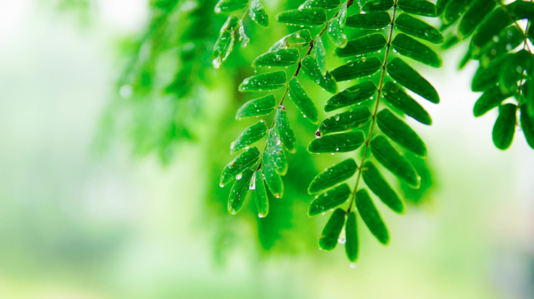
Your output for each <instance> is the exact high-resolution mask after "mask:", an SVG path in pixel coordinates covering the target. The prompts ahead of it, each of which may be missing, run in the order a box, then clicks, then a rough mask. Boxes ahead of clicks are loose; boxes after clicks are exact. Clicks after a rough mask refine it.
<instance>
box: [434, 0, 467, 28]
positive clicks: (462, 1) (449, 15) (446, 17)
mask: <svg viewBox="0 0 534 299" xmlns="http://www.w3.org/2000/svg"><path fill="white" fill-rule="evenodd" d="M471 1H472V0H450V1H448V2H449V3H448V4H447V6H446V7H445V10H444V11H443V15H442V17H441V20H442V21H443V23H444V24H452V23H454V22H455V21H456V20H458V19H459V18H460V16H461V15H462V14H463V13H464V12H465V11H466V10H467V9H468V8H469V4H470V2H471Z"/></svg>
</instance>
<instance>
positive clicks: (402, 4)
mask: <svg viewBox="0 0 534 299" xmlns="http://www.w3.org/2000/svg"><path fill="white" fill-rule="evenodd" d="M397 5H398V6H399V8H400V9H402V10H403V11H404V12H407V13H411V14H414V15H420V16H426V17H435V16H436V6H435V5H434V3H432V2H428V1H424V0H399V1H398V2H397Z"/></svg>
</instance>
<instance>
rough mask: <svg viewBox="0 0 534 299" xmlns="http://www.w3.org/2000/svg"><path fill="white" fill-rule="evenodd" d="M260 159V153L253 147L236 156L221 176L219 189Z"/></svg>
mask: <svg viewBox="0 0 534 299" xmlns="http://www.w3.org/2000/svg"><path fill="white" fill-rule="evenodd" d="M259 158H260V151H259V150H258V149H257V148H256V147H255V146H253V147H250V148H249V149H247V150H246V151H244V152H243V153H241V155H239V156H237V157H236V158H235V159H234V160H233V161H232V162H230V163H228V165H226V166H225V167H224V169H223V172H222V174H221V183H220V185H221V187H224V185H226V184H228V183H229V182H231V181H233V180H234V179H235V178H236V176H237V175H239V174H241V173H242V172H243V171H244V170H245V169H247V168H249V167H251V166H252V165H254V164H256V162H258V159H259Z"/></svg>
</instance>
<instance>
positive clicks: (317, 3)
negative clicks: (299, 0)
mask: <svg viewBox="0 0 534 299" xmlns="http://www.w3.org/2000/svg"><path fill="white" fill-rule="evenodd" d="M340 5H341V0H306V2H304V3H303V4H302V5H300V6H299V9H302V8H310V7H320V8H324V9H328V10H331V9H334V8H338V7H339V6H340Z"/></svg>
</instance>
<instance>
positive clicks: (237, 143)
mask: <svg viewBox="0 0 534 299" xmlns="http://www.w3.org/2000/svg"><path fill="white" fill-rule="evenodd" d="M268 131H269V129H268V128H267V124H265V122H264V121H263V120H260V121H259V122H257V123H255V124H253V125H252V126H250V127H248V128H246V129H245V130H244V131H243V132H242V133H241V134H239V136H237V139H236V140H234V142H232V144H231V145H230V149H231V152H232V153H235V152H237V151H239V150H242V149H244V148H246V147H247V146H249V145H251V144H253V143H255V142H258V141H260V140H262V139H263V137H265V135H267V133H268Z"/></svg>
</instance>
